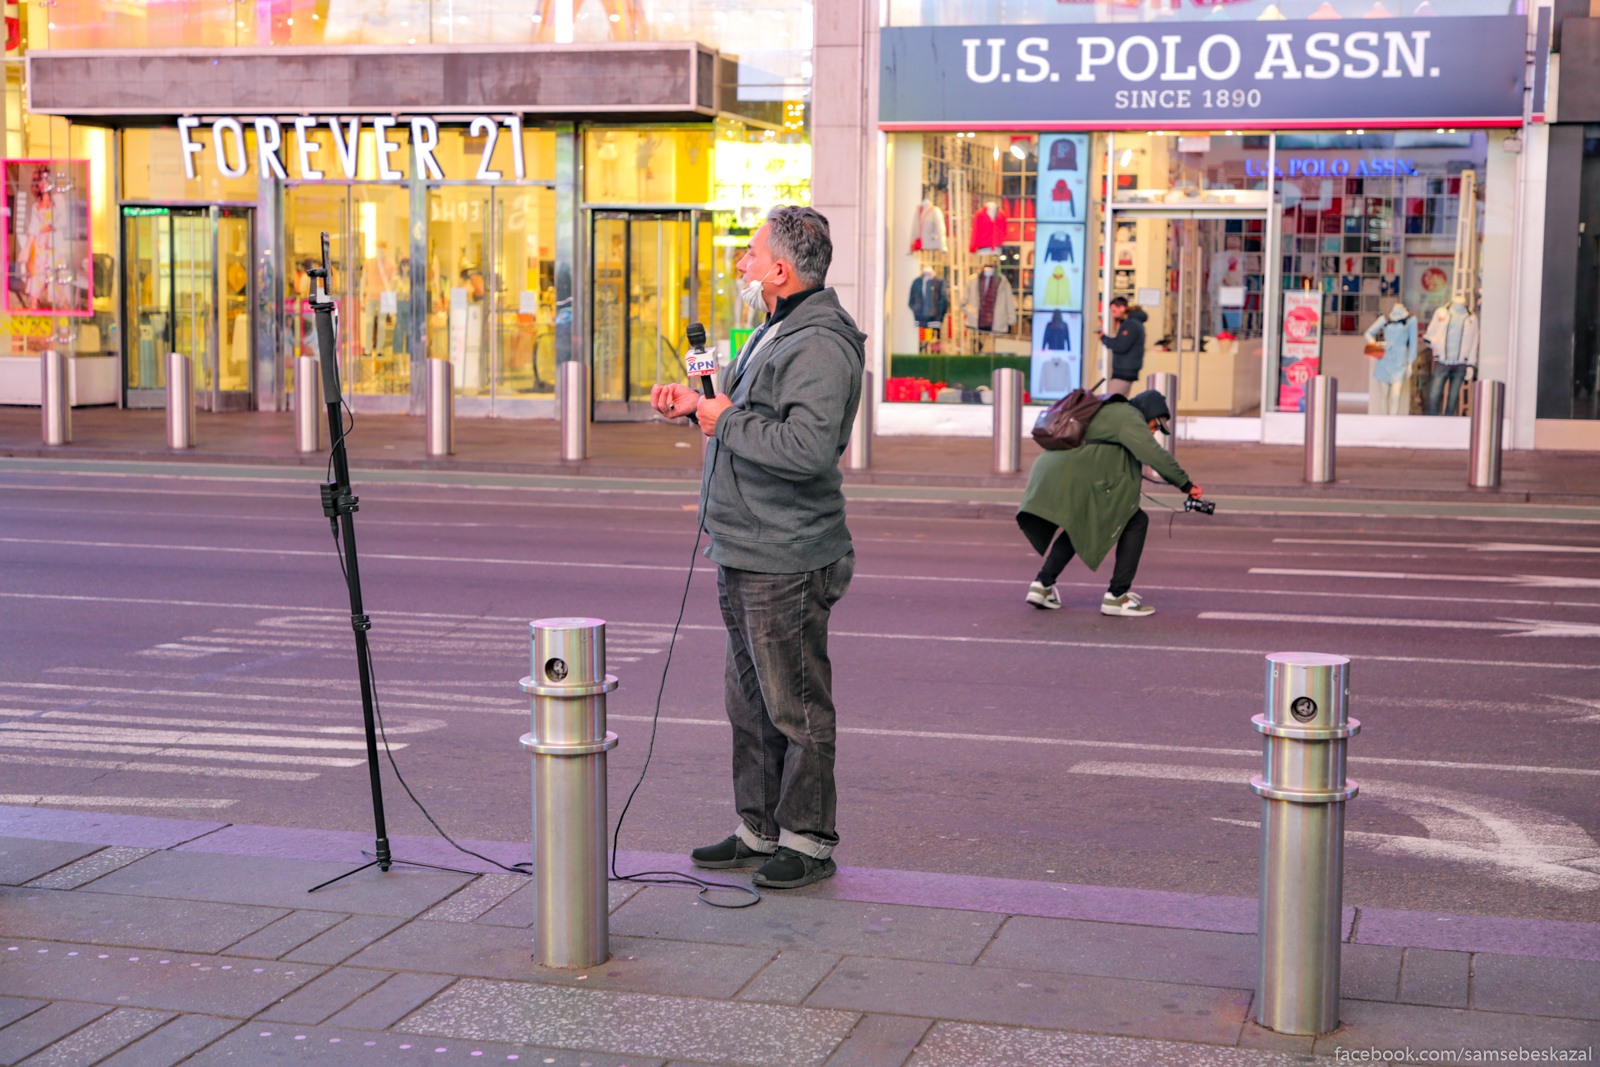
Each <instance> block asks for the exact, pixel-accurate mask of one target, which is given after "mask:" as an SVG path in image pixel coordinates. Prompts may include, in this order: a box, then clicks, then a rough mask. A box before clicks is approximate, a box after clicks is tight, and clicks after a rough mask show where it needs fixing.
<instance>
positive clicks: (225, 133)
mask: <svg viewBox="0 0 1600 1067" xmlns="http://www.w3.org/2000/svg"><path fill="white" fill-rule="evenodd" d="M246 125H248V126H249V127H250V128H251V130H252V131H253V132H254V134H255V136H254V138H252V140H253V141H254V145H253V146H252V145H251V144H250V143H249V141H247V140H246V138H245V126H246ZM210 126H211V129H210V133H209V136H207V135H204V134H201V133H200V130H199V127H200V120H199V119H197V118H195V117H193V116H190V115H185V116H183V117H182V118H180V119H178V147H179V148H180V149H181V150H182V152H183V172H184V174H185V175H186V176H187V177H188V178H189V180H191V181H193V180H194V178H195V174H196V169H195V161H196V160H197V159H198V158H199V157H200V156H201V155H203V154H204V153H205V152H206V150H207V149H208V148H209V149H210V150H211V152H212V153H213V156H214V158H215V160H216V165H217V169H218V171H220V172H221V174H222V176H223V177H225V178H242V177H244V176H245V175H246V174H248V173H249V172H250V170H251V167H252V165H254V166H255V168H256V170H257V173H258V174H261V175H265V176H270V177H275V178H278V179H280V180H287V179H289V178H290V177H293V178H297V179H299V180H301V181H321V180H322V179H324V178H328V177H330V171H336V173H335V174H334V175H333V176H336V177H337V176H342V177H343V178H344V179H345V180H346V181H353V180H355V178H356V177H357V175H358V174H362V173H366V174H369V175H376V176H377V177H378V178H379V179H382V180H384V181H399V180H400V179H402V178H404V177H405V173H404V172H403V171H401V170H400V169H399V168H398V167H397V166H396V165H395V162H396V161H395V159H394V157H395V156H396V155H397V154H400V153H403V152H405V151H407V146H406V145H405V143H403V142H400V141H396V140H394V138H393V136H392V133H393V131H394V130H395V129H396V128H397V127H398V128H401V129H404V130H406V131H407V132H408V133H409V134H410V148H409V151H410V155H411V157H412V159H411V162H412V167H411V169H412V173H414V174H418V175H421V176H423V177H425V178H433V179H444V178H445V177H446V175H445V173H444V170H443V168H441V167H440V166H439V160H438V158H437V157H436V156H435V155H434V150H435V149H437V148H438V147H439V124H438V122H437V121H435V120H434V119H432V118H430V117H428V116H426V115H416V116H412V117H410V118H397V117H396V116H394V115H374V116H372V117H370V118H361V117H343V118H341V117H325V118H315V117H311V116H300V117H297V118H292V119H285V120H282V121H280V120H278V119H273V118H259V117H252V118H247V119H235V118H221V119H214V120H212V121H211V123H210ZM363 128H365V129H367V130H369V131H370V133H371V135H370V136H368V137H363V136H362V130H363ZM467 130H468V132H469V134H470V136H472V137H473V138H482V139H483V151H482V153H481V157H480V158H479V160H478V168H477V173H476V174H474V175H472V176H471V177H472V178H473V179H474V180H476V181H499V180H501V179H502V178H514V179H517V180H521V179H523V178H525V177H527V169H528V168H527V164H526V162H525V161H524V159H523V150H522V119H521V118H519V117H518V116H516V115H504V116H489V115H478V116H475V117H473V118H471V119H470V120H469V121H468V124H467ZM290 131H293V133H294V138H293V141H292V142H291V140H290V138H289V136H288V135H289V133H290ZM323 131H326V132H327V133H328V135H329V136H328V141H329V142H330V144H329V145H326V146H325V145H324V144H322V141H321V137H320V134H321V133H322V132H323ZM501 137H504V138H505V139H506V140H507V141H508V142H509V143H510V146H511V173H510V174H509V175H507V174H502V173H501V172H500V171H499V170H496V169H494V168H493V167H492V166H491V165H490V163H491V160H493V158H494V151H495V146H496V144H498V143H499V140H500V138H501ZM328 148H331V149H332V151H331V152H329V151H328V150H327V149H328ZM363 150H365V151H367V152H369V153H370V154H371V158H368V159H365V160H363V159H362V158H361V153H362V152H363ZM330 156H331V158H330ZM363 163H366V164H368V166H365V167H364V166H362V164H363ZM449 177H452V178H462V177H467V176H466V175H459V174H452V175H450V176H449Z"/></svg>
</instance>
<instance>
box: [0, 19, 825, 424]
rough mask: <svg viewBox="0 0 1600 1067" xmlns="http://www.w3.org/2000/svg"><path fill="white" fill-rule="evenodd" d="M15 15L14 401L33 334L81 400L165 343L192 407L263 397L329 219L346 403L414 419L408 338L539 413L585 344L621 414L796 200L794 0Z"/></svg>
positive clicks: (636, 408) (417, 400)
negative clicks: (757, 227)
mask: <svg viewBox="0 0 1600 1067" xmlns="http://www.w3.org/2000/svg"><path fill="white" fill-rule="evenodd" d="M17 6H18V21H17V23H16V31H17V32H16V41H15V45H16V47H15V48H14V49H13V53H14V54H12V55H10V56H9V58H8V62H7V64H6V68H7V105H8V106H7V112H6V129H5V135H6V162H5V165H4V169H5V174H4V177H5V183H6V185H5V188H6V192H5V196H6V202H7V207H8V209H9V217H10V219H11V220H12V221H11V225H10V226H9V227H8V231H7V250H8V266H9V268H10V271H9V284H8V287H7V300H6V303H5V308H4V312H5V318H4V322H5V324H6V329H5V330H4V331H3V334H0V336H3V337H4V338H5V339H6V342H7V349H8V350H7V351H6V352H5V353H4V354H0V389H3V390H4V391H5V393H6V396H5V398H4V399H9V400H11V402H17V400H18V399H19V398H20V397H21V396H22V395H23V394H26V393H27V392H28V391H29V389H30V388H31V389H32V391H33V393H34V402H37V385H36V384H34V379H35V378H36V372H35V371H32V370H30V369H29V365H31V364H35V363H36V362H37V360H36V357H37V353H38V352H39V351H41V350H42V349H44V348H47V347H55V348H65V349H67V350H68V351H70V352H71V353H72V354H73V356H74V359H73V368H74V382H75V392H76V398H77V402H78V403H117V404H122V405H125V406H128V407H147V406H161V405H163V404H164V403H165V386H166V357H167V353H169V352H179V353H182V354H183V355H184V356H186V357H188V358H189V359H190V360H191V361H192V362H193V364H194V380H195V382H196V392H197V402H198V404H199V406H200V407H201V408H202V409H208V410H215V411H227V410H251V409H253V410H284V409H286V408H287V407H288V406H289V405H290V404H291V403H292V397H293V384H294V374H295V366H296V358H297V357H298V356H303V355H315V354H316V343H315V337H314V333H313V330H312V326H311V323H312V316H311V313H310V309H309V297H310V296H311V279H310V276H309V274H308V271H309V270H310V269H311V268H313V267H314V266H315V265H316V264H317V263H319V262H320V260H321V258H322V239H323V235H324V234H326V235H327V244H328V258H329V265H330V268H331V272H332V293H333V295H334V296H335V297H336V298H337V300H338V307H339V322H340V329H339V331H338V333H339V338H338V352H337V358H338V360H339V366H340V373H341V378H342V380H343V381H344V383H345V388H346V394H347V396H348V398H349V399H350V401H351V403H352V404H353V406H355V407H357V408H359V409H366V410H376V411H396V412H420V411H421V408H422V404H423V395H422V389H423V385H424V383H425V382H426V380H427V375H426V374H425V373H424V371H425V369H426V364H425V363H423V362H422V361H423V360H426V359H430V358H433V359H447V360H449V361H450V363H451V364H452V370H453V380H454V385H455V390H456V409H457V411H458V412H459V413H461V414H464V415H468V416H471V415H493V416H510V417H554V383H555V380H556V365H557V363H558V362H560V361H563V360H568V359H580V360H583V361H585V362H587V363H588V364H589V365H590V366H591V368H592V382H593V394H594V395H593V401H594V402H593V412H594V417H596V418H600V419H605V418H634V417H642V411H643V409H645V408H647V406H648V405H647V404H644V403H643V401H645V400H646V399H647V398H648V394H649V387H650V385H651V384H652V383H654V382H656V381H660V380H664V379H668V378H674V377H681V375H682V370H683V365H682V353H683V350H684V341H683V336H684V331H685V328H686V327H687V325H688V324H689V322H691V321H701V322H703V323H705V324H706V325H707V327H708V328H709V329H710V330H711V331H712V332H713V333H714V335H715V336H718V337H720V338H723V339H724V344H726V343H727V342H726V338H727V337H728V336H729V334H730V333H731V332H732V331H734V330H736V329H738V328H740V327H741V326H746V325H748V324H747V323H744V322H742V321H741V318H740V314H741V312H742V309H741V308H740V306H739V304H738V302H737V301H736V300H735V299H734V295H735V294H734V286H733V281H734V278H735V272H734V269H733V264H734V263H735V262H736V261H737V258H738V255H739V252H740V249H741V248H742V246H743V245H744V243H745V241H746V240H747V238H748V234H749V233H750V231H751V229H752V227H753V225H754V224H755V223H756V221H757V220H758V219H759V216H760V214H761V213H762V211H763V210H764V206H765V205H770V204H772V203H794V202H798V203H805V202H808V201H809V199H810V189H809V181H810V173H811V164H810V146H809V144H808V139H807V135H806V125H807V115H806V109H807V98H808V97H809V79H810V65H811V52H812V41H811V32H812V12H811V6H810V3H809V2H803V0H793V2H788V3H779V4H768V3H761V4H756V3H754V2H752V0H592V2H584V0H543V2H542V3H539V4H532V5H530V4H525V3H508V2H507V3H497V2H482V3H473V4H460V3H455V4H451V3H442V2H437V0H416V2H410V3H394V2H380V0H248V2H235V0H187V2H175V3H164V4H159V5H157V4H148V5H147V4H144V3H137V4H134V3H129V4H117V3H109V4H107V3H100V2H97V0H50V2H49V3H48V4H44V3H26V4H21V5H17ZM758 14H759V17H757V15H758ZM7 357H11V358H7ZM7 371H9V372H10V373H5V372H7ZM23 402H26V401H25V400H23Z"/></svg>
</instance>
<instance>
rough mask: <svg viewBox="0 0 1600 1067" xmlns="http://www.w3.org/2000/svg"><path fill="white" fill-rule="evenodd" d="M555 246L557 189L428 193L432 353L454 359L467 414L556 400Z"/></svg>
mask: <svg viewBox="0 0 1600 1067" xmlns="http://www.w3.org/2000/svg"><path fill="white" fill-rule="evenodd" d="M554 238H555V193H554V191H553V190H552V189H550V188H547V187H543V186H488V185H438V186H434V187H432V188H430V189H429V190H428V264H427V279H428V294H427V308H428V313H427V333H426V337H427V350H428V354H429V355H430V356H432V357H434V358H436V359H449V360H450V363H451V367H452V380H453V381H454V383H455V393H456V396H457V397H458V398H459V399H458V403H457V409H458V410H459V411H463V412H466V413H480V414H491V415H493V414H510V413H513V412H515V411H516V410H517V409H518V408H519V407H524V406H526V405H525V402H526V401H527V400H529V399H531V398H535V397H541V396H542V397H550V396H554V395H555V378H556V339H555V316H556V289H555V248H554Z"/></svg>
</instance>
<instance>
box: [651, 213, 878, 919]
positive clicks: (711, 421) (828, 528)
mask: <svg viewBox="0 0 1600 1067" xmlns="http://www.w3.org/2000/svg"><path fill="white" fill-rule="evenodd" d="M832 258H833V242H832V240H831V239H830V237H829V235H828V220H827V219H826V218H824V217H823V216H822V215H821V214H819V213H818V212H816V211H813V210H812V209H811V208H803V207H778V208H774V209H773V210H772V211H771V212H770V213H769V214H768V215H767V220H766V222H765V223H763V224H762V226H761V228H760V229H758V230H756V232H755V235H754V236H753V237H751V239H750V247H749V249H748V251H746V252H745V255H744V257H743V258H742V259H740V260H739V264H738V269H739V272H740V273H741V274H742V275H743V277H744V280H745V285H744V287H743V288H742V289H741V291H740V294H739V295H740V299H742V300H743V301H744V302H745V303H746V304H747V305H748V306H749V307H750V308H751V309H752V310H756V311H760V312H764V313H765V315H766V321H764V322H763V323H762V324H761V326H760V327H759V328H757V329H756V331H755V332H754V333H752V334H751V335H750V339H749V340H748V341H746V342H745V345H744V348H743V349H742V350H741V351H740V352H739V354H738V357H737V358H736V359H735V360H734V362H733V364H732V365H731V366H730V367H729V368H728V369H727V370H725V371H724V372H723V373H722V381H721V386H722V389H721V390H720V391H714V392H713V395H709V396H707V395H702V392H701V390H700V389H695V388H691V387H690V386H686V385H679V384H676V383H672V384H667V385H656V386H653V387H652V388H651V390H650V403H651V405H652V406H653V407H654V408H655V409H656V410H657V411H659V412H660V413H661V414H663V415H665V416H667V417H669V418H677V417H682V416H689V417H692V418H693V419H694V420H695V421H696V422H697V423H699V426H700V432H701V433H703V434H705V435H706V437H708V438H710V441H709V443H708V444H707V446H706V452H705V469H704V471H703V473H702V475H701V512H700V516H699V520H700V523H701V525H702V526H703V527H704V528H705V530H706V532H707V533H708V534H710V536H711V544H710V545H709V546H708V547H707V549H706V555H707V556H708V557H710V559H711V560H712V561H713V562H715V563H716V564H717V598H718V601H719V603H720V604H721V607H722V618H723V622H724V623H725V624H726V626H727V628H728V655H727V667H726V675H725V679H724V702H725V705H726V708H727V713H728V721H729V723H730V724H731V725H732V727H733V799H734V806H735V807H736V808H737V810H738V813H739V824H738V826H737V827H736V828H735V830H734V832H733V834H732V835H731V836H729V837H728V838H726V839H725V840H723V841H720V842H718V843H716V844H714V845H706V846H704V847H702V848H697V849H695V850H693V851H692V852H691V853H690V858H691V859H692V860H693V861H694V863H695V865H696V866H698V867H709V868H713V869H726V868H732V867H756V872H755V875H754V878H753V881H754V882H755V884H756V885H758V886H762V887H765V888H770V889H795V888H798V887H800V886H805V885H811V884H812V883H813V882H819V881H821V880H822V879H824V878H829V877H832V875H833V873H834V871H835V869H836V868H835V866H834V862H833V859H832V854H833V849H834V846H835V845H836V844H837V843H838V841H839V835H838V834H837V833H836V832H835V830H834V815H835V810H836V807H837V802H836V796H835V790H834V779H833V761H834V740H835V726H834V707H833V669H832V665H831V664H830V663H829V660H828V615H829V613H830V611H831V610H832V608H833V605H834V604H835V603H837V602H838V600H839V598H840V597H842V596H844V593H845V590H846V589H848V588H849V586H850V577H851V575H852V574H853V573H854V571H855V551H854V549H853V548H852V547H851V542H850V531H849V530H848V529H847V528H846V527H845V521H844V493H843V490H842V488H841V482H842V477H841V475H840V474H839V457H840V455H842V454H843V452H844V448H845V444H846V442H847V441H848V440H849V437H850V428H851V425H852V423H853V422H854V421H855V415H856V408H857V407H858V406H859V405H860V403H861V372H862V366H863V362H864V360H865V348H864V342H865V341H866V334H864V333H862V332H861V331H860V330H859V329H857V328H856V324H855V321H854V320H853V319H851V318H850V316H849V315H848V314H847V313H846V312H845V310H844V309H843V308H842V307H840V306H839V298H838V296H837V295H836V294H835V293H834V291H833V290H832V289H828V288H824V281H825V279H826V276H827V273H828V265H829V262H830V261H831V260H832ZM691 360H692V357H691ZM692 361H693V360H692ZM694 369H697V370H698V369H700V368H699V367H698V366H697V367H695V368H694Z"/></svg>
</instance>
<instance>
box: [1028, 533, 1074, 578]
mask: <svg viewBox="0 0 1600 1067" xmlns="http://www.w3.org/2000/svg"><path fill="white" fill-rule="evenodd" d="M1072 555H1073V549H1072V538H1070V537H1068V536H1067V531H1065V530H1062V531H1061V533H1060V535H1059V536H1057V537H1056V541H1055V544H1053V545H1051V546H1050V551H1049V552H1048V553H1047V554H1046V555H1045V557H1044V565H1043V566H1042V567H1040V568H1039V574H1038V577H1037V578H1036V579H1035V580H1036V581H1037V582H1038V583H1039V584H1040V585H1055V584H1056V579H1057V578H1059V577H1061V572H1062V571H1064V570H1066V569H1067V564H1068V563H1070V562H1072Z"/></svg>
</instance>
